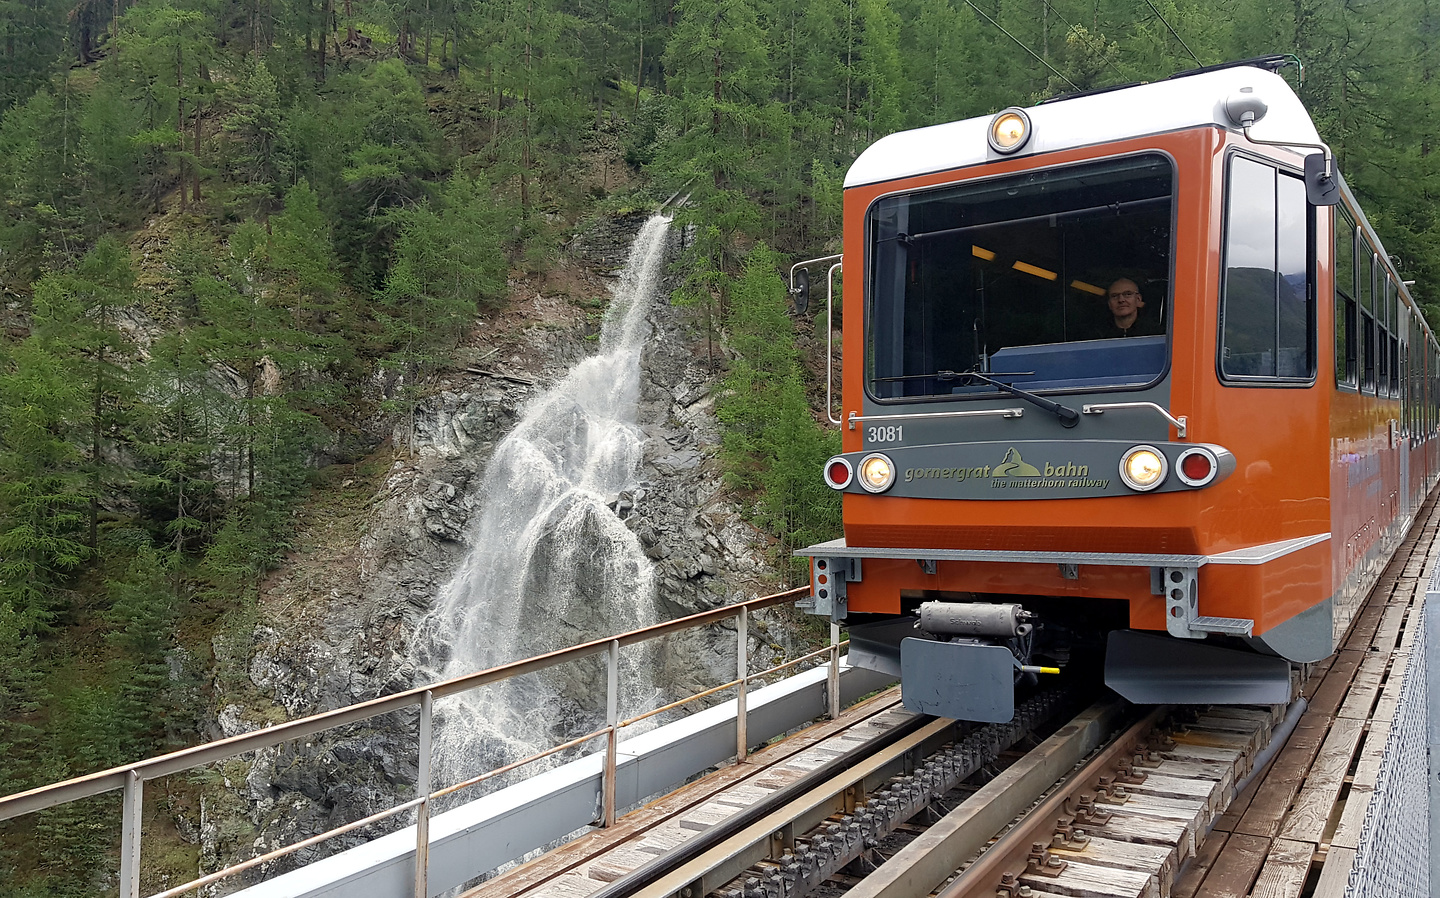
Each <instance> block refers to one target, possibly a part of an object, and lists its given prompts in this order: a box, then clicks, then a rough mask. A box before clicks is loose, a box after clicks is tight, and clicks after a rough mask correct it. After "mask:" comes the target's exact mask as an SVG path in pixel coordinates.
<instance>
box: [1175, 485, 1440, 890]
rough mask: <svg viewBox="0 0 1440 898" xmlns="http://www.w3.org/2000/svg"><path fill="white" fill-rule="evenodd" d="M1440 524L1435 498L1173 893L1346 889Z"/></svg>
mask: <svg viewBox="0 0 1440 898" xmlns="http://www.w3.org/2000/svg"><path fill="white" fill-rule="evenodd" d="M1437 527H1440V503H1436V502H1433V501H1432V502H1431V503H1429V504H1427V505H1426V506H1425V507H1424V508H1423V509H1422V510H1421V512H1420V514H1419V515H1417V518H1416V522H1415V524H1414V526H1413V527H1412V528H1411V532H1410V534H1409V535H1408V536H1407V538H1406V540H1405V542H1404V543H1403V544H1402V546H1401V548H1400V549H1399V551H1397V552H1396V554H1395V557H1394V558H1393V559H1392V560H1391V562H1390V565H1389V567H1388V568H1387V569H1386V571H1385V573H1384V574H1383V576H1382V577H1381V580H1380V583H1379V584H1378V585H1377V586H1376V587H1375V590H1374V592H1372V593H1371V595H1370V599H1369V600H1368V602H1367V603H1366V605H1365V607H1364V609H1363V610H1362V611H1361V613H1360V615H1359V616H1358V617H1357V618H1356V620H1355V623H1354V625H1353V626H1352V627H1351V630H1350V633H1349V635H1348V636H1347V637H1346V640H1345V642H1344V644H1343V646H1342V648H1341V650H1340V651H1339V652H1336V653H1335V654H1334V655H1333V656H1331V657H1330V658H1329V659H1327V660H1326V661H1324V662H1321V663H1320V664H1319V665H1316V668H1315V669H1314V671H1313V672H1312V675H1311V677H1310V680H1309V681H1308V682H1307V684H1306V686H1305V697H1306V698H1307V699H1308V701H1309V707H1308V709H1307V710H1306V712H1305V714H1304V715H1303V716H1302V717H1301V718H1300V721H1299V723H1298V724H1297V725H1296V727H1295V729H1294V731H1293V732H1292V733H1291V734H1290V736H1289V738H1288V739H1287V740H1286V742H1285V744H1284V745H1283V747H1282V748H1281V749H1280V751H1279V752H1277V753H1276V755H1275V757H1274V759H1273V760H1272V762H1271V764H1270V767H1269V769H1268V770H1266V771H1264V772H1263V773H1262V775H1260V776H1258V777H1256V778H1255V779H1254V780H1253V781H1252V782H1251V783H1250V785H1249V786H1248V787H1247V788H1246V789H1245V790H1244V791H1243V792H1241V793H1240V794H1239V795H1238V796H1236V799H1235V801H1234V802H1233V803H1232V804H1231V806H1230V808H1229V810H1228V811H1227V812H1226V813H1225V814H1224V816H1222V817H1221V818H1220V820H1219V821H1218V822H1217V823H1216V825H1215V828H1214V830H1213V831H1212V832H1211V834H1210V836H1209V837H1208V838H1207V839H1206V840H1205V844H1204V846H1203V847H1202V848H1201V850H1200V852H1199V854H1198V855H1197V857H1196V858H1195V860H1194V862H1192V863H1191V864H1190V865H1189V868H1188V869H1187V870H1186V871H1185V872H1184V873H1183V874H1182V876H1181V877H1180V879H1179V880H1178V881H1177V882H1176V884H1175V888H1174V891H1173V893H1172V894H1173V898H1243V896H1251V895H1253V896H1257V898H1258V896H1264V898H1299V896H1301V895H1304V894H1313V895H1315V896H1316V898H1339V896H1343V895H1345V894H1347V882H1348V880H1349V878H1350V874H1351V871H1352V868H1353V867H1354V866H1355V864H1356V860H1357V852H1358V851H1359V850H1360V847H1361V846H1360V835H1361V829H1362V825H1363V824H1364V821H1365V820H1366V817H1367V815H1368V814H1369V812H1370V811H1371V808H1370V803H1371V800H1372V797H1373V796H1374V795H1375V794H1376V784H1377V778H1378V776H1379V773H1380V769H1381V764H1380V760H1381V756H1382V754H1383V753H1384V752H1385V750H1386V746H1387V744H1388V743H1390V742H1391V740H1392V723H1393V721H1394V719H1395V716H1396V709H1397V707H1398V705H1399V704H1400V699H1401V689H1402V687H1403V686H1404V684H1405V671H1406V668H1407V665H1408V664H1410V663H1411V649H1412V646H1413V645H1414V642H1415V639H1416V637H1417V635H1418V634H1419V633H1420V632H1421V628H1420V612H1421V609H1422V607H1423V604H1424V601H1425V595H1426V586H1427V581H1426V573H1427V572H1428V571H1429V570H1430V569H1431V568H1432V567H1433V565H1434V561H1435V558H1436V556H1437V554H1440V539H1437ZM1423 661H1424V659H1423V658H1416V659H1415V663H1420V664H1423ZM1421 750H1422V751H1423V746H1422V748H1421ZM1416 798H1417V800H1418V801H1421V802H1424V801H1426V800H1427V798H1428V796H1417V797H1416ZM1388 810H1389V809H1387V811H1388ZM1419 813H1422V814H1423V813H1424V811H1423V810H1422V811H1420V812H1419Z"/></svg>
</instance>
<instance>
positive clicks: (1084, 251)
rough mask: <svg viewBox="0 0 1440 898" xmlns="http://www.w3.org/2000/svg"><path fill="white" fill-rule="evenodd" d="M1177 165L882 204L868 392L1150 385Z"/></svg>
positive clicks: (1006, 181) (1149, 162) (1129, 162)
mask: <svg viewBox="0 0 1440 898" xmlns="http://www.w3.org/2000/svg"><path fill="white" fill-rule="evenodd" d="M1173 180H1174V178H1173V168H1172V165H1171V163H1170V160H1169V159H1168V158H1166V157H1165V156H1162V155H1159V154H1146V155H1142V156H1133V157H1128V158H1124V159H1110V160H1105V161H1103V162H1094V163H1088V164H1084V165H1076V166H1071V167H1067V168H1059V169H1048V170H1045V171H1033V172H1025V173H1024V174H1019V175H1013V176H1009V177H1004V178H996V179H991V180H985V181H979V182H974V183H967V184H959V185H955V186H952V187H944V188H940V189H936V190H927V191H923V192H920V193H912V194H902V195H898V196H891V197H886V198H884V199H882V200H879V201H878V202H877V203H876V204H875V205H874V206H872V207H871V210H870V214H869V220H868V222H867V226H868V238H869V240H870V283H869V285H868V286H869V303H868V316H869V319H870V320H869V329H868V333H869V345H868V346H867V349H868V352H867V353H866V359H867V369H868V370H867V380H868V382H869V388H870V392H871V395H873V396H875V397H876V398H878V399H900V398H911V397H933V396H955V395H975V394H993V393H994V391H995V388H994V387H993V386H989V385H985V384H983V383H977V382H976V381H975V380H974V379H967V378H956V377H954V376H952V374H951V372H963V371H980V372H985V373H988V374H990V376H991V377H993V378H995V379H998V380H1003V381H1005V382H1007V383H1013V384H1015V385H1016V386H1020V387H1023V388H1025V389H1027V390H1050V389H1072V388H1103V387H1122V386H1139V385H1143V384H1148V383H1150V382H1151V381H1154V380H1155V379H1156V378H1157V377H1159V376H1160V374H1161V372H1162V371H1164V369H1165V360H1166V353H1167V349H1166V340H1165V333H1166V327H1167V325H1168V319H1169V310H1168V308H1167V306H1168V304H1169V300H1170V276H1171V267H1172V266H1171V258H1170V255H1171V249H1170V227H1171V220H1172V217H1173V216H1172V213H1171V206H1172V183H1173Z"/></svg>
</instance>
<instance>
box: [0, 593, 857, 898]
mask: <svg viewBox="0 0 1440 898" xmlns="http://www.w3.org/2000/svg"><path fill="white" fill-rule="evenodd" d="M808 596H809V587H800V588H797V589H792V590H789V591H787V592H782V593H777V594H775V595H771V596H763V597H761V598H756V599H751V600H749V601H746V602H739V603H736V604H734V605H726V606H723V607H720V608H715V609H712V610H710V611H702V612H700V613H699V614H692V615H690V616H689V617H682V618H678V619H676V620H673V621H669V622H666V623H662V624H655V625H653V626H650V627H644V628H642V629H639V630H632V631H630V632H628V633H623V634H620V635H618V636H612V637H608V638H606V639H597V640H594V641H592V642H587V643H583V644H581V645H577V646H573V647H571V648H567V649H560V650H558V651H554V652H550V653H548V654H544V655H539V656H536V657H534V658H527V659H525V660H522V661H515V662H512V663H510V664H503V665H500V666H498V667H492V668H489V669H488V670H483V671H478V672H476V673H472V674H467V675H465V676H462V677H455V678H454V679H450V680H445V681H443V682H440V683H435V684H433V685H430V686H423V687H419V688H416V689H411V690H408V691H406V692H398V693H396V694H394V695H389V696H385V697H384V698H378V699H373V700H371V701H368V702H361V703H359V704H355V705H349V706H347V707H344V708H339V709H337V710H334V711H328V712H325V713H323V714H315V715H312V716H310V717H303V718H300V719H297V720H292V721H288V722H286V723H282V724H277V725H275V726H272V727H268V728H266V729H262V730H255V731H253V732H250V733H243V734H241V735H238V736H232V737H230V738H228V739H222V740H219V741H217V742H211V743H208V744H205V745H197V746H195V747H193V748H187V749H184V750H182V751H177V752H172V753H170V754H167V755H161V756H159V757H156V758H150V759H148V760H144V761H139V762H137V763H135V764H130V765H126V766H123V767H113V768H111V769H109V770H102V771H100V772H98V773H92V774H90V775H89V776H82V777H77V778H75V779H71V780H66V781H64V782H61V783H55V784H52V785H49V786H42V787H40V788H38V789H32V790H30V791H28V792H21V793H18V794H15V795H10V796H6V797H4V798H0V821H3V820H9V819H12V818H15V817H20V816H23V815H25V814H31V813H35V812H37V811H43V810H45V809H46V808H52V807H56V806H58V805H62V804H67V803H69V802H73V801H78V800H80V799H84V798H89V797H91V796H95V795H101V794H104V793H107V792H113V791H115V790H117V789H118V790H122V791H123V796H122V802H121V805H122V820H121V839H120V896H121V898H140V849H141V819H142V816H141V815H142V812H143V810H144V785H145V783H146V781H148V780H154V779H158V778H160V777H165V776H170V775H173V774H176V773H183V772H185V771H187V770H191V769H193V768H195V767H201V766H204V765H206V764H213V763H216V762H219V761H225V760H229V759H231V758H234V757H237V756H239V755H242V754H245V753H247V752H252V751H258V750H260V749H264V748H270V747H272V746H276V745H279V744H281V743H283V742H288V741H290V740H293V739H300V738H304V737H306V736H311V735H314V734H317V733H323V732H326V731H329V730H333V729H336V728H339V727H342V726H347V725H349V724H353V723H358V722H360V721H364V720H369V719H371V718H374V717H379V716H381V715H383V714H390V713H393V712H396V711H403V710H406V709H409V708H415V707H418V708H419V714H420V719H419V732H418V736H417V740H418V743H419V745H418V753H419V763H418V766H417V771H418V772H417V776H416V793H417V794H418V795H419V797H418V798H414V799H411V800H410V801H407V802H404V803H402V804H398V805H395V806H393V807H390V808H387V809H386V810H383V811H379V812H377V813H375V814H371V815H370V816H368V817H365V818H364V819H362V820H356V821H354V822H351V823H347V824H345V825H343V826H340V827H337V828H335V829H332V830H329V831H327V832H324V833H320V834H318V835H315V836H311V837H310V838H307V839H305V840H303V841H300V842H295V843H293V844H290V845H286V846H283V847H281V848H277V849H275V850H274V851H270V852H268V853H266V854H263V855H260V856H257V857H253V858H250V859H249V860H245V861H241V862H239V863H236V864H232V865H231V866H229V867H226V868H225V869H223V870H219V871H216V872H215V873H211V874H209V875H207V876H202V877H200V878H198V879H195V880H192V881H190V882H187V883H184V884H183V885H179V886H175V887H174V888H170V889H166V890H165V891H163V892H158V893H156V894H155V895H153V896H151V898H171V896H175V895H181V894H183V893H185V892H189V891H192V890H194V889H198V888H201V887H203V886H206V885H209V884H211V883H214V882H217V881H219V880H222V879H225V878H227V877H230V876H234V875H235V874H237V873H241V872H244V871H245V870H249V869H251V868H253V867H256V866H259V865H261V864H265V863H268V862H270V861H273V860H277V859H278V858H281V857H284V856H285V855H288V854H292V853H294V852H296V851H299V850H301V849H303V848H307V847H310V846H312V845H316V844H319V843H321V842H324V841H326V840H328V839H332V838H334V837H336V836H340V835H344V834H345V833H349V832H352V831H354V830H356V829H360V828H362V827H365V826H368V825H370V824H373V823H378V822H380V821H382V820H386V819H388V818H391V817H394V816H396V815H398V814H402V813H405V812H407V811H410V810H414V811H415V812H416V820H415V822H416V826H415V898H427V883H428V875H429V847H430V845H429V842H430V836H429V824H430V804H431V802H432V801H434V800H435V799H438V798H442V797H444V796H446V795H450V794H453V793H455V792H458V791H460V790H462V789H466V788H468V787H471V786H474V785H476V784H478V783H481V782H484V781H486V780H489V779H493V778H494V777H497V776H501V775H503V774H505V773H509V772H511V771H513V770H516V769H517V768H520V767H523V766H525V765H527V764H530V763H533V762H535V761H539V760H541V759H543V758H547V757H550V756H552V755H555V754H558V753H560V752H563V751H566V750H567V749H571V748H575V747H577V746H579V745H582V744H584V743H586V742H589V741H591V740H594V739H598V738H600V737H602V736H603V737H606V744H605V765H604V777H603V780H602V783H603V785H602V808H603V814H602V819H601V820H599V821H597V822H598V823H600V824H601V825H604V826H610V825H613V824H614V822H615V814H616V808H615V767H616V748H617V746H618V744H619V741H620V731H621V730H622V729H624V728H626V727H629V726H634V725H635V724H637V723H639V722H641V721H642V720H647V719H649V718H651V717H654V716H655V715H657V714H661V713H664V712H666V711H670V710H674V709H676V708H679V707H681V706H683V705H687V704H690V703H692V702H696V701H699V700H701V699H704V698H707V697H709V696H712V695H715V694H717V693H720V692H724V691H726V690H729V689H734V690H735V693H736V709H735V713H736V718H735V757H736V759H737V760H744V759H745V757H746V752H747V745H746V716H747V715H746V692H747V688H748V685H749V683H750V682H752V681H754V680H756V679H759V678H761V677H766V676H770V675H772V674H776V673H779V672H781V671H784V670H787V669H789V668H792V667H795V666H797V665H800V664H803V663H805V662H807V661H812V660H816V659H818V658H820V657H822V656H828V658H827V661H828V664H829V672H828V685H829V688H828V696H829V707H828V711H829V715H830V717H832V718H834V717H836V716H838V714H839V713H840V707H839V703H840V698H839V696H840V688H839V676H840V649H841V648H843V647H844V645H845V644H846V643H844V642H841V641H840V639H839V627H838V626H836V625H834V624H832V625H831V627H830V644H829V645H828V646H826V647H825V648H822V649H819V650H817V651H814V652H810V653H808V654H806V655H803V656H801V657H799V658H795V659H792V660H790V661H787V662H785V663H783V664H780V665H778V666H776V667H772V668H769V669H768V670H763V671H760V672H758V673H753V674H752V673H748V672H747V670H746V668H747V667H748V662H749V657H748V650H747V644H746V643H747V639H748V636H749V620H750V613H751V612H754V611H760V610H762V609H765V608H770V607H774V606H776V605H783V604H787V603H792V602H795V601H797V600H799V599H802V598H806V597H808ZM730 618H734V619H735V625H736V626H735V644H736V678H735V679H734V680H731V681H730V682H728V683H723V684H721V685H719V686H716V687H714V688H713V689H707V690H705V691H703V692H700V693H697V694H695V695H692V696H690V697H689V698H685V699H681V700H679V701H676V702H671V703H670V704H667V705H664V706H663V707H659V708H655V709H653V710H650V711H646V712H644V713H642V714H638V715H636V716H634V717H628V718H624V719H621V718H620V715H619V707H620V703H619V693H620V649H622V648H624V647H626V646H631V645H638V644H640V643H644V642H648V641H650V640H653V639H658V638H660V637H662V636H668V635H670V634H672V633H678V632H682V631H684V630H690V629H695V628H698V627H705V626H710V625H712V624H717V623H721V622H723V621H725V620H727V619H730ZM847 642H848V640H847ZM601 653H603V654H605V656H606V659H607V665H608V679H607V687H606V702H605V707H606V718H605V726H603V727H601V728H600V729H597V730H594V731H592V732H589V733H586V734H585V735H583V736H579V737H577V738H575V739H571V740H570V741H568V742H566V743H564V744H563V745H557V746H554V747H553V748H549V749H545V750H544V751H541V752H537V753H535V754H533V755H530V756H529V757H526V758H523V759H521V760H519V761H516V762H514V763H513V764H508V765H506V766H504V767H500V768H497V769H495V770H491V771H488V772H486V773H483V774H481V775H479V776H476V777H473V778H471V779H468V780H465V781H464V782H460V783H456V784H454V785H451V786H446V787H443V788H441V789H439V790H438V791H432V789H433V784H432V782H431V763H430V761H431V758H430V753H431V745H432V738H433V729H432V727H433V720H434V707H435V700H436V699H440V698H446V697H448V696H452V695H459V694H461V693H464V692H468V691H470V690H472V689H476V688H479V687H481V686H486V685H490V684H493V683H499V682H503V681H505V680H508V679H511V678H513V677H517V676H521V675H523V674H528V673H534V672H536V671H541V670H545V669H547V668H551V667H555V666H557V665H559V664H564V663H567V662H571V661H575V660H578V659H580V658H586V657H590V656H593V655H598V654H601ZM476 872H477V873H481V872H484V871H476Z"/></svg>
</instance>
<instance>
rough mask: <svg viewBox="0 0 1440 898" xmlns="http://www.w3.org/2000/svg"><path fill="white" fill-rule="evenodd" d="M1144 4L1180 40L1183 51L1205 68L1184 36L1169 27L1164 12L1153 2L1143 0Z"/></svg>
mask: <svg viewBox="0 0 1440 898" xmlns="http://www.w3.org/2000/svg"><path fill="white" fill-rule="evenodd" d="M1145 5H1146V6H1148V7H1150V11H1151V12H1153V13H1155V15H1157V16H1159V17H1160V21H1161V22H1162V23H1163V24H1164V25H1165V27H1166V28H1167V29H1169V31H1170V33H1171V34H1173V35H1175V39H1176V40H1177V41H1179V42H1180V46H1182V47H1184V48H1185V52H1186V53H1189V54H1190V58H1191V59H1193V60H1195V64H1196V65H1197V66H1199V67H1200V68H1202V69H1203V68H1205V63H1203V62H1201V61H1200V57H1198V56H1196V55H1195V53H1194V52H1193V51H1192V50H1191V49H1190V45H1189V44H1187V43H1185V38H1183V37H1181V36H1180V33H1179V32H1178V31H1176V30H1175V29H1174V28H1173V27H1171V25H1170V23H1169V22H1167V21H1166V20H1165V14H1164V13H1162V12H1161V11H1160V10H1158V9H1156V8H1155V4H1154V3H1151V2H1150V0H1145Z"/></svg>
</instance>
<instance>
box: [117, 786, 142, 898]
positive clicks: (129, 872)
mask: <svg viewBox="0 0 1440 898" xmlns="http://www.w3.org/2000/svg"><path fill="white" fill-rule="evenodd" d="M144 790H145V781H144V780H142V779H141V778H140V772H139V771H138V770H128V771H126V772H125V794H124V796H123V797H122V799H121V804H122V806H123V807H122V812H121V813H122V816H121V823H120V898H140V829H141V827H140V812H141V810H142V809H143V807H144V802H145V796H144Z"/></svg>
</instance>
